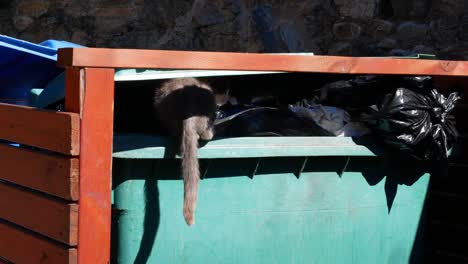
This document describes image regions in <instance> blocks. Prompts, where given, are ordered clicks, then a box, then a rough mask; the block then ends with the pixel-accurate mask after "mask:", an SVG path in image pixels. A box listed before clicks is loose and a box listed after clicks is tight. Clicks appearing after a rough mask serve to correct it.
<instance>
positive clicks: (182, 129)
mask: <svg viewBox="0 0 468 264" xmlns="http://www.w3.org/2000/svg"><path fill="white" fill-rule="evenodd" d="M216 99H217V97H216V96H215V94H214V93H213V90H212V88H211V86H210V85H208V84H207V83H206V82H203V81H201V80H199V79H195V78H176V79H170V80H167V81H164V82H163V83H162V84H161V86H160V87H159V88H157V89H156V90H155V92H154V101H153V106H154V111H155V116H156V118H157V120H158V121H159V122H160V124H161V125H162V127H163V128H164V129H166V130H167V132H168V134H169V135H170V136H172V137H174V138H176V140H178V143H179V145H180V155H181V158H182V166H181V171H182V177H183V181H184V206H183V215H184V218H185V221H186V223H187V225H189V226H191V225H193V224H195V208H196V203H197V195H198V183H199V180H200V169H199V163H198V156H197V151H198V140H199V139H201V140H206V141H208V140H211V139H212V138H213V136H214V125H213V124H214V119H215V113H216V109H217V104H216Z"/></svg>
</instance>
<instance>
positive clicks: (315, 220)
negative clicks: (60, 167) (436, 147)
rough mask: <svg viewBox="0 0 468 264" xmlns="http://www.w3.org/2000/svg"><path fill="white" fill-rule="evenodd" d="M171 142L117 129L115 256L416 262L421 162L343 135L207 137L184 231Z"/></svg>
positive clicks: (124, 259) (168, 261)
mask: <svg viewBox="0 0 468 264" xmlns="http://www.w3.org/2000/svg"><path fill="white" fill-rule="evenodd" d="M175 149H176V148H175V147H174V146H173V145H172V143H171V141H170V140H168V139H164V138H161V137H153V136H144V135H134V134H118V135H116V136H115V138H114V161H113V162H114V165H113V166H114V167H113V203H114V204H113V206H114V219H113V231H112V242H113V253H112V255H113V258H114V260H113V261H114V262H115V263H123V264H129V263H164V264H172V263H226V264H228V263H268V264H273V263H278V264H285V263H350V264H351V263H359V264H363V263H373V264H374V263H379V264H384V263H389V264H396V263H409V262H411V263H422V259H421V257H422V250H423V245H422V242H423V239H422V234H423V229H424V212H423V211H424V210H423V209H424V201H425V198H426V193H427V190H428V184H429V178H430V176H429V173H427V171H425V169H424V168H425V166H424V165H420V164H418V163H415V162H414V161H411V160H408V159H404V158H400V157H399V156H398V155H396V156H395V155H391V154H386V153H382V152H380V151H381V150H380V149H379V147H378V144H374V143H373V142H371V141H358V140H353V139H352V138H347V137H333V138H332V137H256V138H229V139H215V140H213V141H211V142H209V143H208V144H206V145H205V146H203V147H202V148H200V149H199V157H200V159H201V171H202V176H203V179H202V181H201V182H200V189H199V198H198V199H199V200H198V204H197V211H196V224H195V225H194V226H192V227H189V226H187V225H186V224H185V222H184V219H183V216H182V199H183V183H182V180H181V178H180V173H179V160H178V158H177V156H175Z"/></svg>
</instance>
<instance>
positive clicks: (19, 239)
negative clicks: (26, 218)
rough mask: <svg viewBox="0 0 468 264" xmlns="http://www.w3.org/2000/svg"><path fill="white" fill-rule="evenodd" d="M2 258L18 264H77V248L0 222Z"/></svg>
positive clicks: (0, 252) (0, 250)
mask: <svg viewBox="0 0 468 264" xmlns="http://www.w3.org/2000/svg"><path fill="white" fill-rule="evenodd" d="M0 237H1V239H0V256H1V257H3V258H5V259H7V260H9V261H12V262H13V263H16V264H32V263H41V264H66V263H68V264H76V263H77V252H76V249H75V248H67V247H65V246H61V245H58V244H55V243H53V242H50V241H47V240H44V239H42V238H40V237H39V236H36V235H33V234H30V233H29V232H25V231H23V230H20V229H18V228H16V227H13V226H11V225H9V224H6V223H4V222H1V221H0ZM91 263H97V262H91Z"/></svg>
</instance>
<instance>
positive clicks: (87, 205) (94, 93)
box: [65, 68, 114, 264]
mask: <svg viewBox="0 0 468 264" xmlns="http://www.w3.org/2000/svg"><path fill="white" fill-rule="evenodd" d="M66 74H67V76H66V85H67V88H66V96H65V98H66V101H65V107H66V110H67V111H72V112H78V113H80V116H81V137H80V143H81V145H80V147H81V149H80V157H79V158H80V199H79V220H78V263H79V264H89V263H96V264H101V263H102V264H106V263H108V262H109V259H110V228H111V178H112V175H111V171H112V137H113V131H112V129H113V102H114V69H104V68H83V69H77V68H68V69H67V73H66Z"/></svg>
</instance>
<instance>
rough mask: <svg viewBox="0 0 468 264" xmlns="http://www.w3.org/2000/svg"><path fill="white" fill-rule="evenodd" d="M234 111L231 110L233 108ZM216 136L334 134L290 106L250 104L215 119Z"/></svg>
mask: <svg viewBox="0 0 468 264" xmlns="http://www.w3.org/2000/svg"><path fill="white" fill-rule="evenodd" d="M231 113H232V112H231ZM215 131H216V136H219V137H247V136H334V135H333V134H332V133H331V132H328V131H326V130H325V129H323V128H321V127H320V126H319V125H317V124H316V123H315V121H314V120H313V119H311V118H304V117H301V116H298V115H297V114H296V113H294V112H292V111H290V110H288V109H279V108H273V107H247V108H246V109H244V110H242V111H238V112H236V113H235V114H231V115H229V116H224V115H223V118H220V119H217V120H216V122H215Z"/></svg>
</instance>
